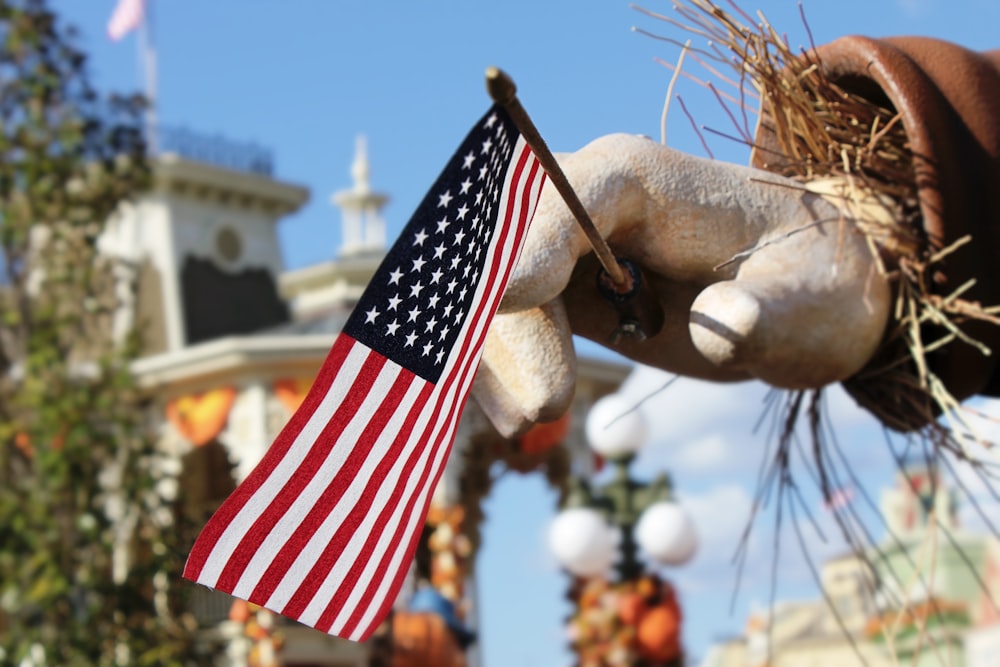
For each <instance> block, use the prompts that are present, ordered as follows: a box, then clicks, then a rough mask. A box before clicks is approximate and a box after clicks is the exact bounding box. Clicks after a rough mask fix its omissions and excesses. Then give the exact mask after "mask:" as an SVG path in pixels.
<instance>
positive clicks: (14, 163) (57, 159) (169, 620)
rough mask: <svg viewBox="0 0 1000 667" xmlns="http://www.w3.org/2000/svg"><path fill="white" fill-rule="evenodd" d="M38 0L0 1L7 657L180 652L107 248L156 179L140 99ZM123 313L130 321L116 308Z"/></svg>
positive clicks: (148, 457) (111, 657)
mask: <svg viewBox="0 0 1000 667" xmlns="http://www.w3.org/2000/svg"><path fill="white" fill-rule="evenodd" d="M75 42H76V35H75V34H74V32H73V31H72V29H70V28H66V27H64V26H63V25H62V24H61V23H60V21H59V20H58V18H57V17H56V16H55V14H54V13H53V12H52V11H51V10H50V9H49V8H48V6H47V3H46V1H45V0H0V246H2V253H3V254H2V256H0V271H2V277H0V663H2V664H34V665H41V664H45V665H50V666H51V665H60V666H63V665H65V666H74V665H88V666H90V665H115V664H129V665H154V664H155V665H182V664H188V663H189V662H190V659H189V656H190V655H191V651H192V646H191V642H190V640H189V639H188V637H189V636H190V635H191V633H190V631H189V629H188V628H186V627H185V626H184V625H183V624H182V623H181V622H180V621H179V620H178V619H179V618H181V617H180V616H179V615H178V614H177V613H176V609H175V608H174V602H175V596H174V595H173V592H172V590H171V586H172V585H173V584H174V583H175V582H176V581H177V580H178V578H179V568H180V566H181V564H182V562H183V556H182V555H181V554H179V553H177V549H176V545H175V544H174V540H176V537H175V534H176V531H175V530H173V529H172V516H171V512H170V508H169V504H168V503H167V501H166V498H167V497H169V491H170V489H169V488H168V487H169V485H170V484H171V483H172V482H175V480H173V479H172V478H171V477H170V474H171V471H170V470H169V468H168V467H166V466H165V465H163V462H162V461H160V460H159V459H158V458H157V454H156V449H155V446H154V439H153V437H152V433H151V431H150V428H149V425H148V423H147V422H146V418H145V417H144V409H143V407H144V406H143V397H142V396H141V394H140V392H139V391H138V390H137V387H136V385H135V382H134V379H133V378H132V376H131V374H130V370H129V364H130V361H131V359H132V358H133V357H134V355H135V351H136V349H137V345H136V336H135V335H134V334H130V333H126V334H122V332H120V331H119V332H118V333H116V329H121V327H120V326H118V327H116V321H118V320H119V319H120V318H119V316H120V314H121V309H122V305H123V302H122V297H123V295H125V294H127V290H128V288H129V285H130V283H131V277H130V276H131V275H132V273H131V272H130V271H129V267H128V266H126V265H125V264H124V263H123V262H122V261H121V260H116V259H114V258H113V257H111V256H109V255H108V254H107V253H101V252H99V251H98V245H99V240H100V238H101V233H102V231H103V229H104V227H105V223H106V222H107V221H108V220H109V219H111V220H113V219H114V216H115V214H116V211H117V210H118V207H119V206H120V205H121V202H123V201H126V200H128V199H130V198H133V197H134V196H135V195H136V194H137V193H139V192H140V191H141V189H142V188H144V187H145V186H146V184H147V183H148V180H149V169H148V165H147V162H146V159H145V156H144V142H143V138H142V132H141V129H140V113H141V108H142V100H141V99H140V98H138V97H133V98H111V99H102V98H101V97H99V96H98V94H97V93H96V92H95V90H94V89H93V88H92V87H91V85H90V83H89V82H88V76H87V71H86V57H85V55H84V53H83V52H82V51H81V50H80V49H79V48H78V47H77V46H76V45H75ZM119 324H120V322H119Z"/></svg>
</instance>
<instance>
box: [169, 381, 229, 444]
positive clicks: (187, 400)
mask: <svg viewBox="0 0 1000 667" xmlns="http://www.w3.org/2000/svg"><path fill="white" fill-rule="evenodd" d="M235 400H236V389H234V388H233V387H223V388H222V389H213V390H211V391H206V392H204V393H201V394H193V395H189V396H179V397H177V398H174V399H171V400H170V401H169V402H168V403H167V419H168V420H170V423H171V424H173V425H174V428H176V429H177V430H178V431H179V432H180V434H181V435H183V436H184V437H185V438H187V439H188V440H189V441H191V443H192V444H193V445H195V446H196V447H200V446H202V445H204V444H207V443H209V442H211V441H212V440H213V439H214V438H215V437H216V436H217V435H219V433H221V432H222V429H224V428H225V427H226V421H227V420H228V419H229V410H230V409H231V408H232V407H233V401H235Z"/></svg>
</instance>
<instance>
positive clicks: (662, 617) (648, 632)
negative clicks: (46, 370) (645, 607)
mask: <svg viewBox="0 0 1000 667" xmlns="http://www.w3.org/2000/svg"><path fill="white" fill-rule="evenodd" d="M680 635H681V618H680V609H678V607H677V603H676V602H675V601H674V599H673V598H672V597H671V598H667V599H666V600H664V601H663V603H662V604H661V605H659V606H656V607H653V608H652V609H650V610H649V611H648V612H646V614H645V615H644V616H643V617H642V620H641V621H639V628H638V630H637V632H636V642H637V644H638V648H639V653H640V654H642V655H643V656H644V657H646V658H649V659H651V660H670V659H672V658H675V657H677V656H678V655H680V653H681V643H680Z"/></svg>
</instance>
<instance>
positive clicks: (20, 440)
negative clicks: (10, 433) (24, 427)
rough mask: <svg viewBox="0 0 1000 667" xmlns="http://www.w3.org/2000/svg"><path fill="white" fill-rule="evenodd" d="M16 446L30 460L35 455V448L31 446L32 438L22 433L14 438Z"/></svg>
mask: <svg viewBox="0 0 1000 667" xmlns="http://www.w3.org/2000/svg"><path fill="white" fill-rule="evenodd" d="M14 446H15V447H17V448H18V449H20V450H21V453H22V454H24V455H25V456H27V457H28V458H29V459H30V458H31V457H33V456H34V455H35V446H34V445H32V444H31V436H29V435H28V434H27V433H24V432H21V433H18V434H17V435H15V436H14Z"/></svg>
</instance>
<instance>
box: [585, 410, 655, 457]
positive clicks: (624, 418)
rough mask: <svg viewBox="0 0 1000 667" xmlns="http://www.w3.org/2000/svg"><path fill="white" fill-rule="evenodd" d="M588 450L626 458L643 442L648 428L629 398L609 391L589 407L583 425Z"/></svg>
mask: <svg viewBox="0 0 1000 667" xmlns="http://www.w3.org/2000/svg"><path fill="white" fill-rule="evenodd" d="M586 435H587V442H588V443H590V447H591V449H593V450H594V451H595V452H597V453H598V454H600V455H601V456H603V457H604V458H606V459H609V460H616V459H622V458H625V457H629V456H631V455H633V454H635V453H636V452H637V451H639V448H640V447H642V445H643V444H644V443H645V442H646V438H647V436H648V435H649V428H648V426H647V425H646V419H645V418H644V417H643V415H642V413H641V412H640V411H639V410H637V409H636V406H635V403H634V402H633V401H630V400H627V399H626V398H625V397H624V396H621V395H620V394H609V395H608V396H605V397H603V398H601V399H600V400H598V401H597V402H596V403H594V405H593V406H592V407H591V408H590V413H589V414H588V415H587V424H586Z"/></svg>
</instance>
